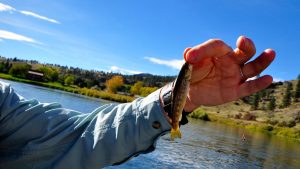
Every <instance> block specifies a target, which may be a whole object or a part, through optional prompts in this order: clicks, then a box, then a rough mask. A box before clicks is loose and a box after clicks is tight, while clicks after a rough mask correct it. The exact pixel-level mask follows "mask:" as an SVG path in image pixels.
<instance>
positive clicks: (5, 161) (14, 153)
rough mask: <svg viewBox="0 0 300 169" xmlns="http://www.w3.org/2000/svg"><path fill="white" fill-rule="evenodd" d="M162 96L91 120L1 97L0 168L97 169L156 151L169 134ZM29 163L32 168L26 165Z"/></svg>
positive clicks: (5, 92)
mask: <svg viewBox="0 0 300 169" xmlns="http://www.w3.org/2000/svg"><path fill="white" fill-rule="evenodd" d="M158 92H159V91H157V92H155V93H153V94H151V95H150V96H148V97H147V98H144V99H137V100H135V101H134V102H132V103H127V104H119V105H105V106H103V107H100V108H98V109H97V110H95V111H94V112H92V113H90V114H81V113H79V112H76V111H72V110H67V109H63V108H61V106H60V105H58V104H50V105H46V104H40V103H38V102H37V101H34V100H31V101H27V100H22V99H20V98H19V96H17V95H16V94H15V93H14V92H13V91H11V89H10V88H9V87H3V85H2V93H1V111H0V113H1V116H0V117H1V119H0V121H1V123H0V127H1V130H0V138H1V139H0V151H1V153H0V154H1V155H0V164H1V166H4V167H9V168H18V167H19V168H20V166H22V168H26V167H27V166H26V165H28V168H32V167H37V168H48V167H49V168H66V167H67V166H68V168H99V167H104V166H108V165H113V164H117V163H120V162H122V161H124V160H126V159H128V158H129V157H132V156H133V155H136V154H138V153H145V152H149V151H151V150H153V148H154V147H153V145H154V144H155V141H156V139H157V138H158V137H159V136H160V135H161V134H163V133H164V132H166V131H168V130H169V129H170V125H169V123H168V122H167V120H166V119H165V117H164V115H163V113H162V108H161V106H160V102H159V96H158V95H159V93H158ZM28 161H30V162H28Z"/></svg>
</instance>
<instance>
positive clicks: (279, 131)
mask: <svg viewBox="0 0 300 169" xmlns="http://www.w3.org/2000/svg"><path fill="white" fill-rule="evenodd" d="M189 116H190V117H191V118H195V119H201V120H204V121H211V122H217V123H222V124H226V125H230V126H235V127H242V128H245V129H247V130H249V131H259V132H264V133H266V134H270V135H275V136H280V137H285V138H288V139H293V140H297V141H300V125H299V124H297V125H295V126H293V127H281V126H278V125H271V124H267V123H264V122H259V121H255V120H252V119H250V120H242V119H234V118H229V117H226V116H227V115H225V114H222V113H218V112H207V111H205V110H203V109H202V108H198V109H197V110H195V111H194V112H192V113H191V114H190V115H189Z"/></svg>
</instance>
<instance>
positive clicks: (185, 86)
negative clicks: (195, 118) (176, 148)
mask: <svg viewBox="0 0 300 169" xmlns="http://www.w3.org/2000/svg"><path fill="white" fill-rule="evenodd" d="M191 75H192V65H191V64H188V63H187V62H185V63H184V64H183V66H182V67H181V69H180V72H179V75H178V77H177V79H176V82H175V86H174V89H173V95H172V102H171V103H172V108H171V111H172V129H171V140H174V138H181V132H180V130H179V121H180V120H181V116H182V111H183V107H184V105H185V100H186V97H187V94H188V90H189V85H190V79H191Z"/></svg>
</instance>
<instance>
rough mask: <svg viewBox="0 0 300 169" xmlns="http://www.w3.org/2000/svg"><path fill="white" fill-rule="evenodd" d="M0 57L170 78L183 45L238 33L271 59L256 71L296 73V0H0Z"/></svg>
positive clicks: (299, 44)
mask: <svg viewBox="0 0 300 169" xmlns="http://www.w3.org/2000/svg"><path fill="white" fill-rule="evenodd" d="M0 3H1V4H0V55H2V56H5V57H18V58H22V59H32V60H38V61H40V62H41V63H56V64H60V65H67V66H75V67H81V68H84V69H90V70H91V69H93V70H104V71H112V70H113V71H120V72H124V73H139V72H144V73H152V74H158V75H175V74H177V73H178V68H179V67H180V66H179V65H180V63H181V61H182V58H183V57H182V53H183V50H184V49H185V48H186V47H190V46H195V45H197V44H200V43H202V42H204V41H206V40H207V39H211V38H220V39H223V40H224V41H225V42H226V43H228V44H229V45H231V46H232V47H233V48H235V41H236V39H237V38H238V36H240V35H246V36H247V37H250V38H251V39H253V41H254V42H255V43H256V48H257V55H258V54H259V53H260V52H262V50H264V49H266V48H273V49H274V50H275V51H276V53H277V58H276V60H275V61H274V62H273V64H272V65H271V66H270V67H269V68H268V69H267V70H266V71H264V72H263V74H270V75H272V76H273V77H274V78H275V80H290V79H295V78H296V77H297V76H298V74H300V56H299V54H298V53H299V52H298V50H299V49H300V21H299V18H300V10H299V9H300V1H297V0H289V1H288V0H251V1H244V0H235V1H234V0H210V1H204V0H151V1H150V0H144V1H139V0H128V1H121V0H115V1H104V0H101V1H100V0H99V1H74V0H43V1H40V0H22V1H12V0H0Z"/></svg>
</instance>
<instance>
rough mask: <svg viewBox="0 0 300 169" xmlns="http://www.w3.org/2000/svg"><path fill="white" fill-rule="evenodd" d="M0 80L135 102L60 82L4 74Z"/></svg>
mask: <svg viewBox="0 0 300 169" xmlns="http://www.w3.org/2000/svg"><path fill="white" fill-rule="evenodd" d="M0 78H2V79H7V80H12V81H16V82H22V83H27V84H32V85H36V86H42V87H47V88H51V89H58V90H63V91H66V92H70V93H76V94H81V95H85V96H89V97H95V98H100V99H104V100H110V101H115V102H122V103H125V102H131V101H133V100H134V98H133V97H131V96H125V95H120V94H113V93H108V92H105V91H100V90H96V89H88V88H79V87H71V86H63V85H62V84H60V83H58V82H38V81H32V80H28V79H21V78H17V77H13V76H11V75H9V74H4V73H0Z"/></svg>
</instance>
